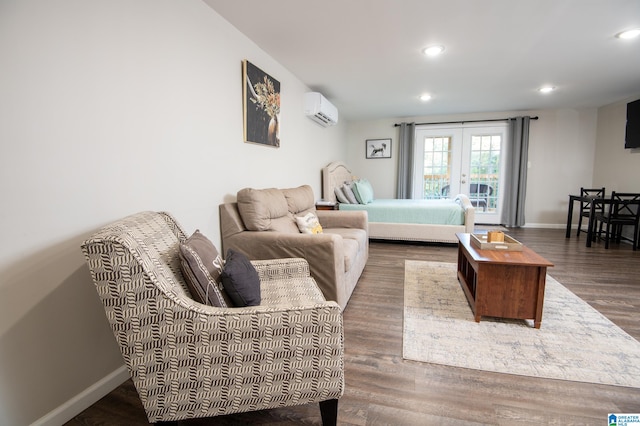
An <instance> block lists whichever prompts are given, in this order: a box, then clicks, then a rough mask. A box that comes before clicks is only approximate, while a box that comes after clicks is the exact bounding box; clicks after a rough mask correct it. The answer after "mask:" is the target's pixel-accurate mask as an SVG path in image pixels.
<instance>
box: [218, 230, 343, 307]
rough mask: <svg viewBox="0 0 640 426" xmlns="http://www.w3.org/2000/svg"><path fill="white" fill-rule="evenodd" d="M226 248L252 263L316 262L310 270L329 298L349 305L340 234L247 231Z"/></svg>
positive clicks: (227, 244)
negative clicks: (276, 261)
mask: <svg viewBox="0 0 640 426" xmlns="http://www.w3.org/2000/svg"><path fill="white" fill-rule="evenodd" d="M224 246H225V250H226V249H228V248H233V249H234V250H237V251H241V252H242V253H244V254H245V255H247V256H248V257H249V259H251V260H252V261H253V260H261V259H279V258H292V257H293V258H298V257H299V258H304V259H313V262H312V263H310V264H309V270H310V273H311V276H312V277H313V278H314V279H315V280H316V283H317V285H318V287H320V289H321V290H322V293H323V294H324V296H325V298H326V299H327V300H334V301H336V302H338V303H339V304H341V306H344V305H346V301H347V295H346V293H345V291H346V290H345V288H344V284H343V283H342V280H344V278H343V276H342V275H343V274H344V246H343V243H342V236H340V235H337V234H332V233H324V234H315V235H314V234H293V233H284V232H271V231H244V232H240V233H238V234H235V235H232V236H230V237H227V238H226V239H225V241H224Z"/></svg>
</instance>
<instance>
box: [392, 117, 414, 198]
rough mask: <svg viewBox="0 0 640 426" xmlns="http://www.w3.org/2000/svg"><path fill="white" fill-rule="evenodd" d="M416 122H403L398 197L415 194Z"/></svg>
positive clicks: (399, 148) (399, 151)
mask: <svg viewBox="0 0 640 426" xmlns="http://www.w3.org/2000/svg"><path fill="white" fill-rule="evenodd" d="M415 134H416V123H401V124H400V136H399V138H398V139H399V145H398V183H397V187H396V197H397V198H411V197H412V195H413V156H414V151H415V147H414V145H415V144H414V139H415Z"/></svg>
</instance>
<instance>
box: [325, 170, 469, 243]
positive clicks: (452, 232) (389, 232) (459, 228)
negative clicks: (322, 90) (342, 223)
mask: <svg viewBox="0 0 640 426" xmlns="http://www.w3.org/2000/svg"><path fill="white" fill-rule="evenodd" d="M352 180H353V174H352V173H351V170H349V168H348V167H347V166H346V164H344V163H342V162H340V161H334V162H332V163H330V164H329V165H327V166H326V167H324V168H323V169H322V196H323V198H324V199H325V200H328V201H333V202H337V200H336V195H335V192H334V189H335V188H336V187H337V186H340V185H342V184H343V183H345V182H350V181H352ZM456 199H457V200H459V202H460V204H461V205H462V207H463V208H464V212H465V213H464V225H432V224H416V223H383V222H369V238H371V239H378V240H398V241H423V242H438V243H457V242H458V239H457V238H456V233H458V232H466V233H473V228H474V225H475V208H474V207H473V205H472V204H471V201H470V200H469V197H467V196H466V195H464V194H460V195H458V196H457V197H456Z"/></svg>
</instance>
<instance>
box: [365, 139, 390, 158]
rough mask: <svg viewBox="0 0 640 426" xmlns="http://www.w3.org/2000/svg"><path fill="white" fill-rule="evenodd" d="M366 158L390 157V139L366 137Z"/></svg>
mask: <svg viewBox="0 0 640 426" xmlns="http://www.w3.org/2000/svg"><path fill="white" fill-rule="evenodd" d="M365 156H366V158H391V139H367V141H366V145H365Z"/></svg>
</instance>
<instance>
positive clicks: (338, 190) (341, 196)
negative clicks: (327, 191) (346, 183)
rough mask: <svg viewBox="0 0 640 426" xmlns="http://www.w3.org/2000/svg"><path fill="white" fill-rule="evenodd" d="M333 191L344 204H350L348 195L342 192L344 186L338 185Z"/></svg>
mask: <svg viewBox="0 0 640 426" xmlns="http://www.w3.org/2000/svg"><path fill="white" fill-rule="evenodd" d="M333 192H334V193H335V194H336V199H337V200H338V201H340V202H341V203H344V204H350V203H349V200H348V199H347V196H346V195H344V192H342V188H341V187H340V186H336V187H335V189H334V190H333Z"/></svg>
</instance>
